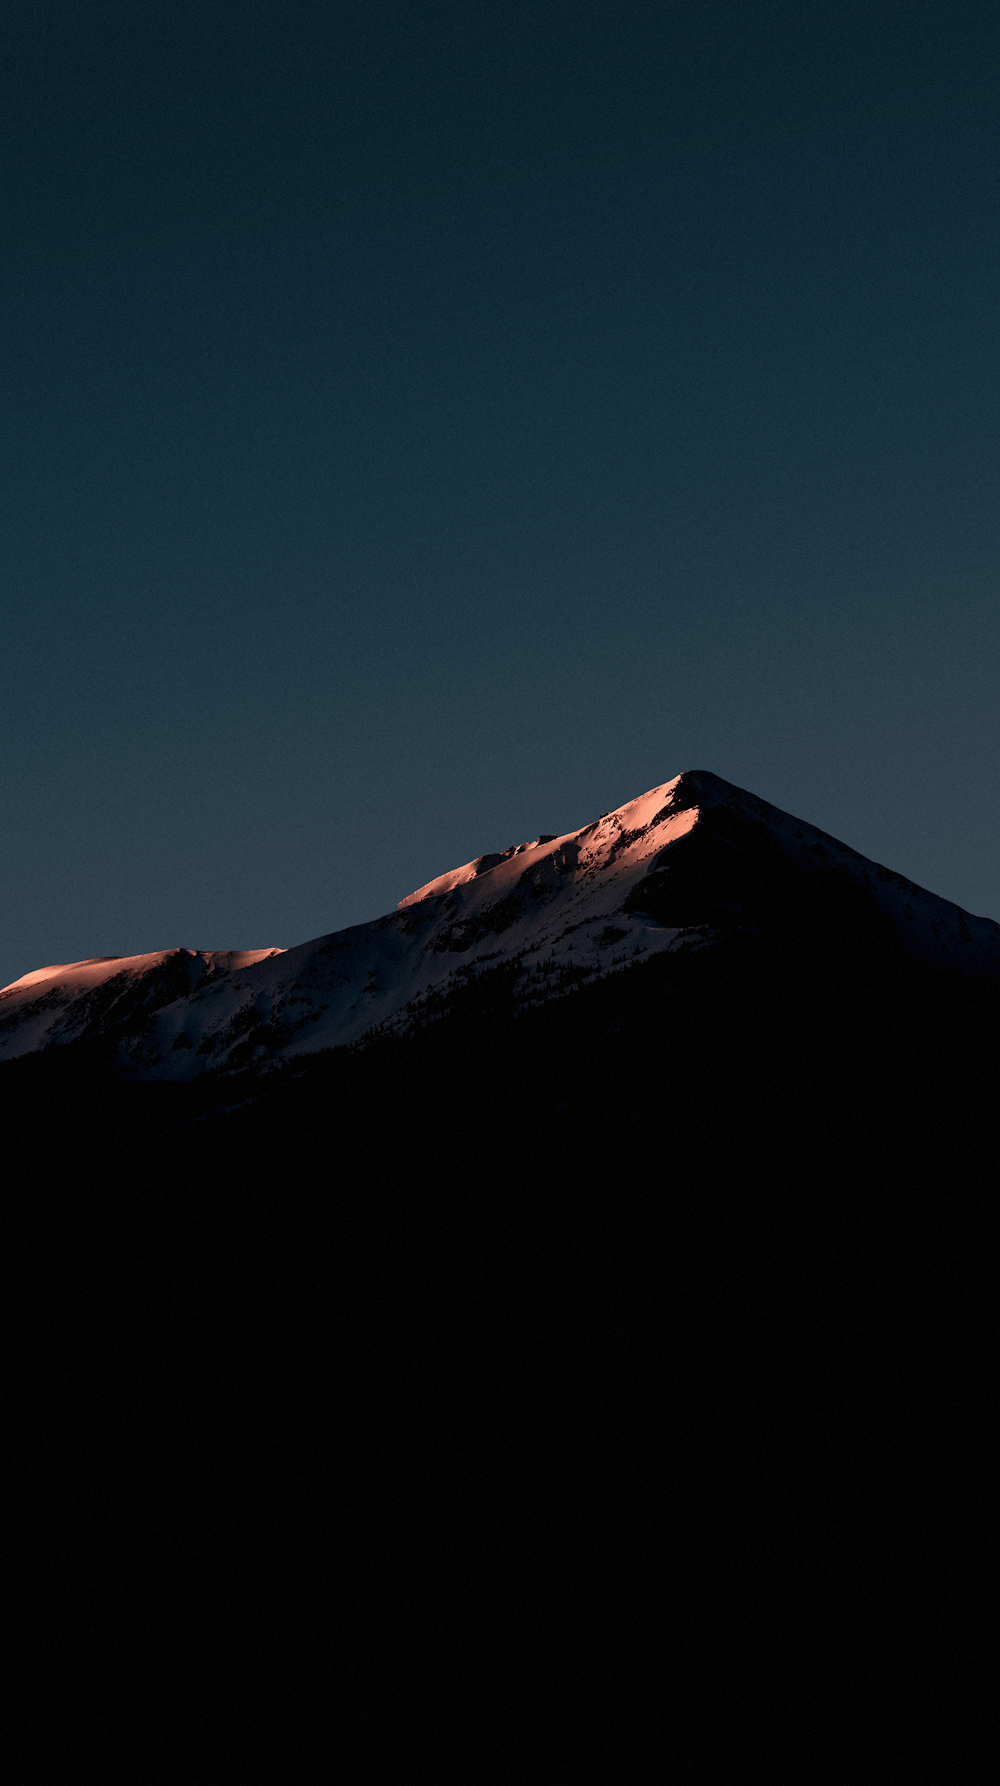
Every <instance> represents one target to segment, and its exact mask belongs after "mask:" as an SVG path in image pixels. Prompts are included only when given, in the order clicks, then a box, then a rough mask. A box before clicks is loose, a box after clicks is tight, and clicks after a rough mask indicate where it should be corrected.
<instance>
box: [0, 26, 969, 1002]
mask: <svg viewBox="0 0 1000 1786" xmlns="http://www.w3.org/2000/svg"><path fill="white" fill-rule="evenodd" d="M4 35H5V44H4V75H3V82H4V87H5V94H4V103H3V107H2V119H3V122H2V130H3V161H2V169H3V171H2V185H0V190H2V194H3V215H4V252H3V256H2V272H0V282H2V343H0V351H2V356H3V393H4V425H3V430H2V452H3V494H4V500H3V505H2V546H0V577H2V613H3V643H4V649H3V652H2V658H0V737H2V752H3V754H2V788H3V800H2V808H0V826H2V828H0V862H2V918H3V922H2V933H0V984H3V983H5V982H6V981H8V980H10V979H12V978H14V977H15V976H16V975H19V974H21V973H23V972H25V971H27V970H28V969H30V968H34V967H37V966H40V965H42V964H44V963H48V962H52V961H66V960H72V959H76V958H79V957H84V956H89V955H111V954H116V955H117V954H127V953H132V952H136V951H140V950H147V949H154V948H162V947H167V946H171V945H175V944H186V945H188V946H191V947H200V948H250V947H264V946H270V945H273V944H282V945H289V944H292V943H296V942H299V941H302V940H305V939H306V938H309V937H312V936H316V935H319V934H321V933H323V932H324V931H328V930H331V929H335V928H339V927H340V926H342V925H346V924H351V923H357V922H361V921H363V920H364V919H367V918H370V917H374V916H376V915H377V914H378V913H380V912H382V911H385V910H388V909H390V908H391V907H392V906H393V905H394V904H395V902H396V900H397V899H399V898H400V897H402V896H403V895H404V894H406V893H408V892H410V891H411V890H412V889H413V888H414V887H417V886H418V885H420V884H421V883H422V882H424V881H426V880H428V879H429V878H430V877H431V876H433V875H436V874H439V873H441V872H443V871H444V870H445V869H447V868H449V867H452V866H454V865H456V864H457V863H459V862H463V861H466V860H468V859H469V858H470V857H472V856H474V855H478V854H480V853H481V852H482V851H484V850H487V849H502V848H504V847H506V846H507V845H508V844H511V843H515V842H519V841H521V840H522V839H524V838H526V837H534V836H536V835H537V834H538V833H539V831H554V832H559V831H564V830H568V829H570V828H574V827H576V826H579V825H582V824H584V823H586V822H587V821H588V820H590V819H592V818H595V817H596V816H597V815H598V814H599V813H600V812H602V811H604V810H606V809H608V808H610V807H613V806H617V805H619V804H621V803H622V802H623V801H625V800H627V799H629V798H631V797H632V796H634V795H636V794H639V793H640V792H642V791H643V790H645V789H646V788H649V787H651V786H654V785H655V784H657V783H658V782H662V781H665V780H666V779H668V778H669V777H670V776H672V775H674V774H676V773H677V772H678V771H680V770H681V769H685V768H696V767H697V768H708V769H712V770H714V771H715V772H716V773H718V774H720V775H724V776H726V777H728V778H729V779H730V780H732V781H735V782H738V783H740V784H741V785H743V786H744V787H749V788H752V789H753V790H754V791H755V792H757V793H759V794H761V795H763V796H764V797H765V798H767V799H769V800H772V801H773V802H775V803H776V804H777V805H779V806H782V807H785V808H786V809H787V810H789V811H792V812H794V813H796V814H798V815H799V816H801V817H803V818H806V819H808V820H810V821H811V822H812V823H814V824H818V825H820V826H822V827H824V828H825V829H826V830H828V831H832V832H833V833H834V834H835V835H836V836H838V837H840V838H842V839H844V840H845V841H846V842H848V843H850V844H852V845H853V846H854V847H855V848H857V849H860V850H862V851H863V852H864V853H865V854H866V855H870V856H873V857H874V858H876V859H877V860H879V861H882V862H885V863H887V864H889V865H890V866H892V867H894V868H897V869H900V870H901V871H902V872H904V873H906V874H908V875H910V876H912V877H913V878H914V879H915V880H917V881H919V882H921V883H922V884H923V885H925V886H927V887H930V888H932V889H933V890H934V891H935V892H938V893H942V894H945V895H946V896H947V897H949V898H951V899H955V900H957V901H958V902H959V903H960V904H962V905H965V906H967V907H968V908H969V909H971V910H972V911H975V912H987V913H992V914H993V915H997V914H998V913H1000V869H998V862H997V850H996V834H997V829H998V828H997V825H996V799H995V794H996V776H995V737H994V732H993V725H992V720H993V707H994V702H995V687H996V672H997V652H996V645H997V631H998V625H997V567H998V538H997V514H998V508H997V492H996V485H997V463H998V456H997V414H998V405H997V397H998V390H997V366H998V352H1000V330H998V322H1000V317H998V304H997V291H998V278H997V275H998V253H997V248H998V232H997V196H998V195H997V187H998V172H1000V153H998V151H1000V142H998V136H1000V129H998V107H997V103H996V97H997V89H998V78H997V77H998V54H997V51H998V47H1000V45H998V37H1000V15H998V12H997V9H996V7H995V6H994V5H992V4H991V5H988V6H987V5H982V6H979V5H976V4H962V5H960V6H955V7H945V6H943V5H941V4H940V0H935V3H934V4H933V5H928V4H925V3H924V0H907V3H906V4H905V5H904V4H899V5H895V4H878V5H875V6H873V5H872V4H871V3H870V0H868V3H867V4H864V5H859V4H853V3H852V0H836V4H828V3H827V0H819V3H818V4H811V5H808V6H806V5H803V4H802V0H796V3H795V4H788V5H780V4H779V5H768V4H766V3H763V4H762V3H761V0H753V3H748V4H741V5H727V4H712V3H711V0H705V3H701V0H699V4H697V5H695V4H687V5H684V6H672V5H669V4H664V3H662V0H660V3H657V4H645V3H639V4H631V3H630V0H613V3H604V0H600V3H597V4H588V3H587V0H573V3H572V4H563V3H562V0H530V4H524V5H521V4H517V5H511V4H504V3H503V0H492V3H491V4H489V5H480V4H478V3H476V0H461V3H460V4H459V3H456V4H450V3H449V4H434V3H433V0H431V3H427V4H416V3H414V0H406V3H402V4H395V3H387V4H382V3H380V0H363V3H359V4H350V5H346V4H345V5H338V4H335V3H332V4H331V3H327V4H322V5H319V4H296V3H295V0H280V4H254V3H253V0H240V4H238V5H236V4H233V5H229V4H223V5H220V4H213V3H212V0H199V3H198V4H197V5H193V4H192V5H188V4H184V3H183V0H170V3H169V4H157V3H155V0H144V3H143V5H142V6H136V5H135V4H134V3H133V0H127V3H124V4H114V5H107V4H104V5H102V4H100V0H96V3H95V0H86V4H84V3H83V0H81V3H80V4H75V3H70V0H63V3H58V0H57V3H50V4H45V3H44V0H35V4H33V5H32V6H31V7H28V6H21V7H17V8H9V9H5V16H4Z"/></svg>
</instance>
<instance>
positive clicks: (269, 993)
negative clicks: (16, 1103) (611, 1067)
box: [0, 770, 1000, 1080]
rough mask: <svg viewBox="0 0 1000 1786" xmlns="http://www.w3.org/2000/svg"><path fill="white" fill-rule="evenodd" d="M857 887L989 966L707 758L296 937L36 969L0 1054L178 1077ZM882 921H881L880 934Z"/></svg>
mask: <svg viewBox="0 0 1000 1786" xmlns="http://www.w3.org/2000/svg"><path fill="white" fill-rule="evenodd" d="M848 889H850V895H851V897H854V898H858V897H860V898H862V899H864V900H866V901H867V902H868V904H869V905H870V907H871V909H872V911H873V913H874V912H877V913H878V914H879V915H880V917H881V919H882V921H883V922H884V923H887V924H888V925H889V926H890V927H891V930H892V932H893V935H894V938H895V942H896V945H897V946H898V947H900V948H901V949H902V950H903V952H904V953H905V954H906V955H908V956H909V957H911V958H913V959H916V960H920V961H922V962H924V963H925V964H928V965H931V966H934V967H937V968H940V969H943V970H945V971H950V972H953V973H958V974H959V975H972V976H973V977H981V976H983V975H988V974H990V973H991V972H995V971H996V966H997V963H998V961H1000V926H997V925H996V924H994V923H993V922H992V921H991V920H989V919H983V918H977V917H975V916H973V915H972V914H970V913H966V912H964V911H963V910H962V909H961V908H960V907H958V906H956V905H954V904H953V903H952V902H950V901H948V900H945V899H941V898H939V897H938V896H937V895H935V894H932V893H930V892H928V891H927V890H926V889H924V888H921V887H919V886H917V885H916V884H915V883H914V882H911V881H909V880H908V879H907V878H906V877H905V876H903V875H900V874H897V873H896V872H895V871H893V870H890V869H887V868H884V867H882V866H881V865H880V864H878V863H874V862H871V861H869V860H868V859H867V858H866V857H864V856H862V855H861V854H860V853H859V852H858V851H856V850H854V849H853V848H851V846H850V845H848V844H844V843H841V842H840V841H839V840H838V839H836V838H834V837H832V836H830V835H829V834H828V833H826V832H823V831H821V830H820V829H819V828H818V827H816V826H813V825H811V824H809V823H808V822H807V821H805V820H801V819H798V818H796V817H794V816H793V815H791V814H788V813H785V812H783V811H782V810H781V809H780V808H778V807H775V806H772V805H771V804H770V803H769V802H768V801H766V800H763V799H761V798H760V797H759V796H757V795H756V794H753V793H751V792H750V791H748V790H747V789H744V788H740V787H737V786H736V785H735V784H733V783H730V782H727V781H725V780H723V778H722V777H720V776H716V775H714V774H713V773H712V772H711V771H708V770H688V771H684V772H683V773H682V774H680V775H678V776H675V777H673V778H672V779H671V780H670V781H667V782H664V783H661V784H659V785H658V786H656V787H654V788H652V789H649V790H648V791H647V792H646V793H644V794H641V795H639V796H637V797H636V798H635V799H633V800H630V801H626V802H625V803H624V804H623V805H622V806H620V807H617V808H615V809H613V810H612V811H610V812H607V813H603V814H602V815H601V816H600V817H599V818H598V819H595V820H593V821H591V823H589V824H587V825H584V826H582V827H580V828H579V829H578V830H575V831H567V832H562V833H542V834H541V835H540V836H539V837H538V838H535V839H533V840H529V841H527V842H523V843H520V844H517V845H511V846H510V847H509V848H508V849H506V850H503V851H498V852H492V853H486V854H484V855H482V856H479V857H476V858H473V859H472V860H471V861H470V862H467V863H464V864H462V865H461V866H460V867H458V868H454V869H451V870H448V871H446V872H445V873H444V874H442V875H439V876H437V877H435V878H434V879H432V880H431V881H428V882H426V883H425V884H424V885H423V886H422V887H419V888H417V889H416V891H414V892H412V893H410V894H407V895H405V896H404V897H403V898H402V899H401V900H400V901H399V903H398V905H397V907H396V908H395V910H394V911H392V912H389V913H386V914H384V915H383V916H381V917H379V918H376V919H373V920H371V921H369V922H368V923H365V924H361V925H354V926H351V927H349V928H347V929H346V930H342V931H334V932H330V933H328V934H326V935H324V936H321V937H318V938H315V939H312V940H310V941H308V942H305V943H301V944H298V945H295V946H293V947H292V948H289V949H277V948H271V949H260V950H241V951H238V950H237V951H234V950H228V951H226V950H220V951H200V950H192V949H187V948H178V949H175V950H163V951H154V952H151V953H150V954H146V955H139V956H129V957H93V958H90V959H89V960H86V961H82V962H76V963H68V964H62V965H61V966H53V967H50V968H43V969H36V970H33V971H32V972H30V973H28V974H26V975H23V976H22V977H21V978H20V979H19V980H17V981H14V982H13V983H12V984H11V985H10V986H8V987H6V988H4V989H3V990H2V991H0V1060H3V1059H7V1060H11V1059H15V1058H17V1057H19V1056H21V1055H24V1054H27V1053H33V1052H37V1051H38V1050H40V1049H43V1048H47V1047H51V1046H56V1045H60V1044H63V1043H66V1042H70V1041H75V1040H80V1039H87V1040H93V1039H96V1038H98V1037H101V1038H104V1039H106V1040H107V1041H109V1042H110V1043H112V1044H113V1048H114V1056H115V1063H116V1065H117V1067H118V1069H119V1071H121V1072H124V1073H126V1074H128V1075H130V1076H135V1077H140V1078H156V1079H171V1080H186V1079H190V1078H192V1077H195V1076H197V1075H198V1074H200V1073H202V1072H204V1071H206V1070H218V1069H220V1068H222V1069H224V1070H230V1069H243V1068H246V1067H248V1066H256V1067H260V1068H262V1069H266V1068H267V1067H268V1066H270V1065H272V1064H275V1063H276V1062H278V1061H281V1060H288V1059H291V1058H295V1057H297V1056H299V1055H303V1054H312V1053H315V1052H317V1051H318V1050H322V1049H326V1048H330V1047H342V1046H350V1045H352V1044H357V1043H359V1042H362V1041H367V1040H368V1039H370V1038H372V1037H373V1036H375V1035H377V1034H384V1033H387V1032H388V1033H398V1034H402V1033H406V1032H407V1031H408V1030H412V1029H414V1028H419V1027H421V1026H424V1025H426V1024H427V1023H428V1022H431V1021H434V1020H435V1019H436V1018H438V1017H439V1016H441V1015H443V1014H445V1012H446V1011H447V1010H448V1009H449V1008H450V1007H451V1006H452V1004H453V1003H454V1000H455V998H456V997H457V996H459V995H460V994H461V992H462V991H463V989H464V988H466V987H467V986H468V985H469V983H470V981H471V980H472V979H475V978H476V977H479V976H481V975H482V973H483V972H484V971H486V970H487V968H493V967H495V966H496V965H497V964H498V963H499V964H500V965H502V966H504V967H505V969H507V970H509V973H510V974H513V975H514V979H515V992H516V998H515V1002H516V1003H518V1004H519V1005H520V1007H521V1008H523V1009H530V1008H533V1007H536V1006H537V1005H539V1004H541V1003H545V1002H547V1001H549V1000H551V999H553V998H559V997H562V996H566V995H568V993H569V992H570V991H572V990H573V989H574V988H575V987H578V986H581V985H584V984H588V983H590V984H594V983H596V982H597V981H599V980H600V979H602V978H604V977H606V976H608V975H610V974H614V973H617V972H620V971H624V970H625V969H627V967H628V966H629V965H631V964H632V963H634V962H635V961H637V960H640V959H643V958H645V959H650V958H651V957H653V956H654V955H657V954H660V953H663V952H670V951H674V950H677V949H682V950H690V949H692V948H694V949H698V948H704V947H709V946H711V944H712V942H713V940H715V939H717V938H718V937H719V936H721V935H723V934H727V933H730V932H732V931H733V930H737V931H747V932H752V931H754V930H755V929H759V928H760V927H761V926H765V927H768V928H770V930H772V931H775V930H776V929H777V930H779V931H780V927H781V925H782V923H783V922H786V921H787V922H788V923H789V924H790V925H791V926H794V922H795V913H796V912H797V911H798V910H799V909H800V908H802V906H803V902H805V903H806V904H808V903H809V902H810V901H812V903H813V904H815V902H816V898H817V894H818V893H819V892H820V891H821V894H822V897H821V899H820V905H821V906H822V914H820V912H819V907H817V916H816V920H815V921H816V922H817V923H819V924H825V925H827V926H830V925H832V926H834V927H836V925H837V924H838V923H839V922H840V921H841V918H840V916H839V915H838V914H839V913H840V912H841V908H842V907H843V903H844V900H845V899H846V898H847V897H848ZM887 934H888V932H887Z"/></svg>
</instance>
